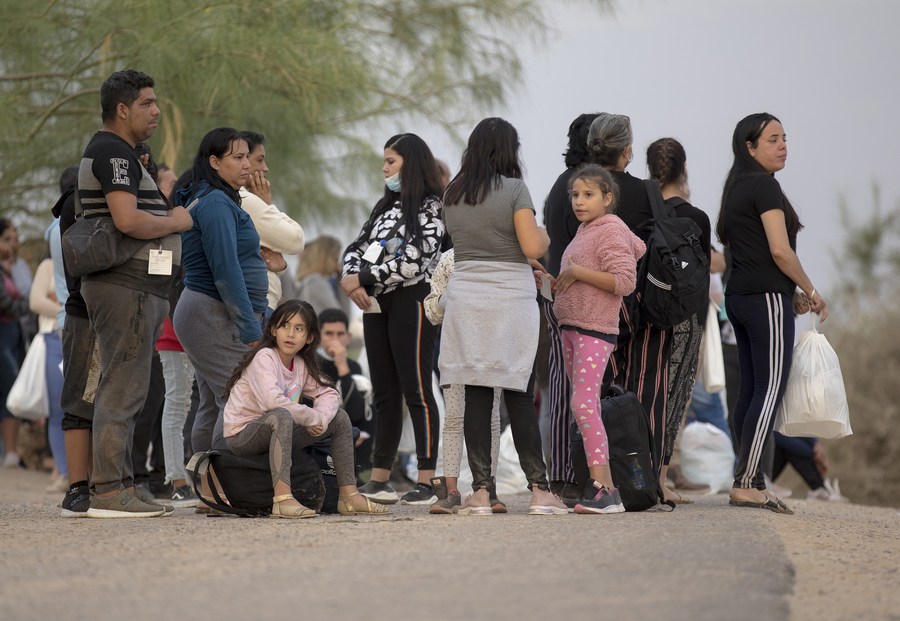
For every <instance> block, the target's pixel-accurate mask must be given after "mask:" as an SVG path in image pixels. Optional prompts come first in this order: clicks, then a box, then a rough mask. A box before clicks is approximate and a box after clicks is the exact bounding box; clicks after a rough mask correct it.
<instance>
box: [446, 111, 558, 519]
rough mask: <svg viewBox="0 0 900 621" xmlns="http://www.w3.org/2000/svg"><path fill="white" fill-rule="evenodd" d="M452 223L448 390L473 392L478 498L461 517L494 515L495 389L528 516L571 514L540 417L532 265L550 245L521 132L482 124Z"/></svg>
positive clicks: (468, 409)
mask: <svg viewBox="0 0 900 621" xmlns="http://www.w3.org/2000/svg"><path fill="white" fill-rule="evenodd" d="M444 222H445V224H446V227H447V232H448V233H449V234H450V237H451V238H452V239H453V244H454V249H455V254H456V258H455V266H454V271H453V275H452V276H451V277H450V282H449V283H448V285H447V290H446V292H445V293H444V295H443V296H442V297H441V303H442V304H443V305H444V307H445V314H444V323H443V328H442V332H441V356H440V362H439V364H440V369H441V382H442V384H444V385H447V386H449V385H452V384H463V385H465V438H466V446H467V448H468V455H469V467H470V468H471V470H472V477H473V483H472V487H473V489H474V491H475V493H474V494H473V495H472V496H470V497H469V498H468V499H467V500H466V502H465V505H464V506H463V508H462V509H461V510H460V513H461V514H463V515H469V514H470V515H490V514H491V513H492V512H491V503H490V500H489V492H488V487H490V486H491V483H492V481H491V452H490V449H491V435H490V434H491V406H492V403H493V397H494V388H500V389H502V390H503V398H504V400H505V401H506V406H507V410H508V411H509V415H510V424H511V425H512V427H513V436H514V438H515V440H516V449H517V450H518V452H519V461H520V464H521V466H522V469H523V470H524V472H525V475H526V477H527V479H528V483H529V488H530V489H531V490H532V501H531V508H530V510H529V513H535V514H537V513H565V512H566V508H565V505H563V504H562V502H561V501H559V499H557V498H555V497H554V496H553V495H552V494H551V493H550V492H549V491H548V488H549V486H548V484H547V468H546V465H545V464H544V460H543V455H542V453H541V439H540V432H539V431H538V427H537V420H536V419H535V417H534V397H533V383H534V382H533V379H532V367H533V366H534V357H535V354H536V352H537V341H538V331H539V330H540V319H539V315H538V306H537V302H536V292H535V286H534V277H533V276H532V270H531V267H530V266H529V264H528V261H529V259H538V258H540V257H542V256H543V255H544V253H546V252H547V248H548V247H549V245H550V238H549V237H548V236H547V232H546V231H545V230H544V229H543V227H539V226H538V225H537V221H536V220H535V216H534V205H533V204H532V201H531V195H530V194H529V193H528V188H527V187H525V184H524V183H523V182H522V167H521V164H520V163H519V138H518V133H517V132H516V130H515V128H514V127H513V126H512V125H510V124H509V123H508V122H507V121H505V120H503V119H499V118H488V119H484V120H483V121H481V122H480V123H479V124H478V125H477V126H476V127H475V129H474V130H473V131H472V134H471V136H469V143H468V146H467V148H466V152H465V154H464V155H463V159H462V165H461V167H460V172H459V174H458V175H457V176H456V177H455V178H454V179H453V181H451V182H450V185H449V186H448V187H447V191H446V192H445V194H444Z"/></svg>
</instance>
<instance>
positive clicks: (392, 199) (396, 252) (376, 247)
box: [341, 134, 444, 505]
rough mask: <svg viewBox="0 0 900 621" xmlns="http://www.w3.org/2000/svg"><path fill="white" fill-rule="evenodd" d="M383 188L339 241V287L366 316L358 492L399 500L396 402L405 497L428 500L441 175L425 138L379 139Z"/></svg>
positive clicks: (434, 432) (435, 424) (434, 425)
mask: <svg viewBox="0 0 900 621" xmlns="http://www.w3.org/2000/svg"><path fill="white" fill-rule="evenodd" d="M382 173H383V174H384V183H385V190H384V195H383V196H382V197H381V199H380V200H379V201H378V203H376V204H375V208H374V209H373V210H372V214H371V215H370V216H369V219H368V220H366V222H365V224H363V227H362V231H361V232H360V234H359V236H358V237H357V238H356V239H355V240H354V241H353V242H352V243H351V244H350V245H349V246H348V247H347V250H346V252H345V253H344V259H343V278H342V279H341V287H342V288H343V289H344V291H345V292H346V293H347V295H348V296H349V297H350V299H351V300H352V301H353V303H354V304H356V306H358V307H359V308H360V309H361V310H362V311H363V312H364V313H365V315H364V316H363V328H364V336H365V343H366V353H367V355H368V361H369V369H370V373H371V377H372V386H373V389H374V406H375V449H374V454H373V458H372V464H373V468H372V478H371V480H370V481H369V483H367V484H366V485H365V486H363V487H362V488H361V489H360V492H361V493H362V494H363V495H365V496H367V497H369V498H370V499H372V500H374V501H375V502H381V503H384V504H393V503H395V502H397V500H398V496H397V493H396V492H395V491H394V489H393V488H392V487H391V485H390V484H389V483H388V480H389V479H390V474H391V467H392V466H393V463H394V459H395V457H396V455H397V448H398V446H399V444H400V434H401V431H402V428H403V402H404V401H405V402H406V406H407V408H408V409H409V413H410V416H411V418H412V424H413V430H414V432H415V439H416V457H417V459H418V470H419V475H418V483H417V484H416V486H415V487H414V488H413V489H412V490H411V491H409V492H408V493H407V494H406V495H404V496H403V499H402V501H403V503H404V504H415V505H419V504H421V505H429V504H431V503H432V502H433V501H434V500H435V496H434V490H433V489H432V487H431V477H432V476H433V475H434V469H435V465H436V463H437V450H438V432H439V428H440V421H439V419H438V411H437V403H436V402H435V398H434V394H433V393H432V389H431V375H432V372H433V370H434V344H435V334H436V328H435V327H434V326H432V325H431V323H430V322H429V321H428V320H427V319H426V318H425V312H424V309H423V306H422V302H423V300H424V299H425V296H426V295H428V293H429V291H430V289H431V287H430V282H431V274H432V272H433V271H434V267H435V265H437V261H438V258H439V255H440V248H441V242H442V240H443V237H444V223H443V221H442V219H441V211H442V208H443V207H442V204H441V199H440V196H441V188H442V185H441V177H440V173H439V171H438V167H437V164H436V163H435V161H434V156H433V155H432V153H431V150H430V149H429V148H428V145H426V144H425V142H424V141H423V140H422V139H421V138H419V137H418V136H416V135H415V134H399V135H397V136H393V137H391V139H390V140H388V141H387V143H385V145H384V166H383V167H382Z"/></svg>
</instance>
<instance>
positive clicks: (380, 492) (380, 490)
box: [359, 481, 400, 505]
mask: <svg viewBox="0 0 900 621" xmlns="http://www.w3.org/2000/svg"><path fill="white" fill-rule="evenodd" d="M359 493H360V494H362V495H363V496H365V497H366V498H368V499H369V500H371V501H372V502H377V503H378V504H380V505H392V504H394V503H396V502H397V501H398V500H400V497H399V496H398V495H397V492H395V491H394V488H393V487H391V484H390V483H382V482H380V481H369V482H368V483H366V484H365V485H363V486H362V487H360V488H359Z"/></svg>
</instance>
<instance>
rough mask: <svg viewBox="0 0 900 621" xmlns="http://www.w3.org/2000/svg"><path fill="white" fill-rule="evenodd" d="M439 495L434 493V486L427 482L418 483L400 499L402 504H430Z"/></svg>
mask: <svg viewBox="0 0 900 621" xmlns="http://www.w3.org/2000/svg"><path fill="white" fill-rule="evenodd" d="M435 500H437V496H435V495H434V488H433V487H431V486H430V485H427V484H426V483H416V486H415V487H414V488H412V489H411V490H409V491H408V492H406V493H405V494H403V498H401V499H400V504H401V505H430V504H431V503H433V502H434V501H435Z"/></svg>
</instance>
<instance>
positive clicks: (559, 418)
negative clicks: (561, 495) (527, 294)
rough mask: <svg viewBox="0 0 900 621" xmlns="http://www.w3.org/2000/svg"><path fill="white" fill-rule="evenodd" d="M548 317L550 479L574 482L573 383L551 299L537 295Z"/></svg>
mask: <svg viewBox="0 0 900 621" xmlns="http://www.w3.org/2000/svg"><path fill="white" fill-rule="evenodd" d="M540 301H541V306H542V307H543V309H544V316H545V317H546V318H547V332H548V334H549V336H550V371H549V387H548V388H549V396H550V455H549V458H550V459H549V461H550V480H551V481H552V482H554V483H556V482H561V481H565V482H567V483H575V472H574V470H573V469H572V456H571V454H570V452H569V422H570V421H571V418H570V417H569V398H570V395H571V393H572V385H571V383H570V382H569V378H568V376H567V375H566V365H565V361H564V356H563V343H562V334H561V332H560V329H559V321H557V320H556V314H555V313H554V312H553V302H551V301H549V300H547V299H546V298H544V297H541V298H540Z"/></svg>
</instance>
